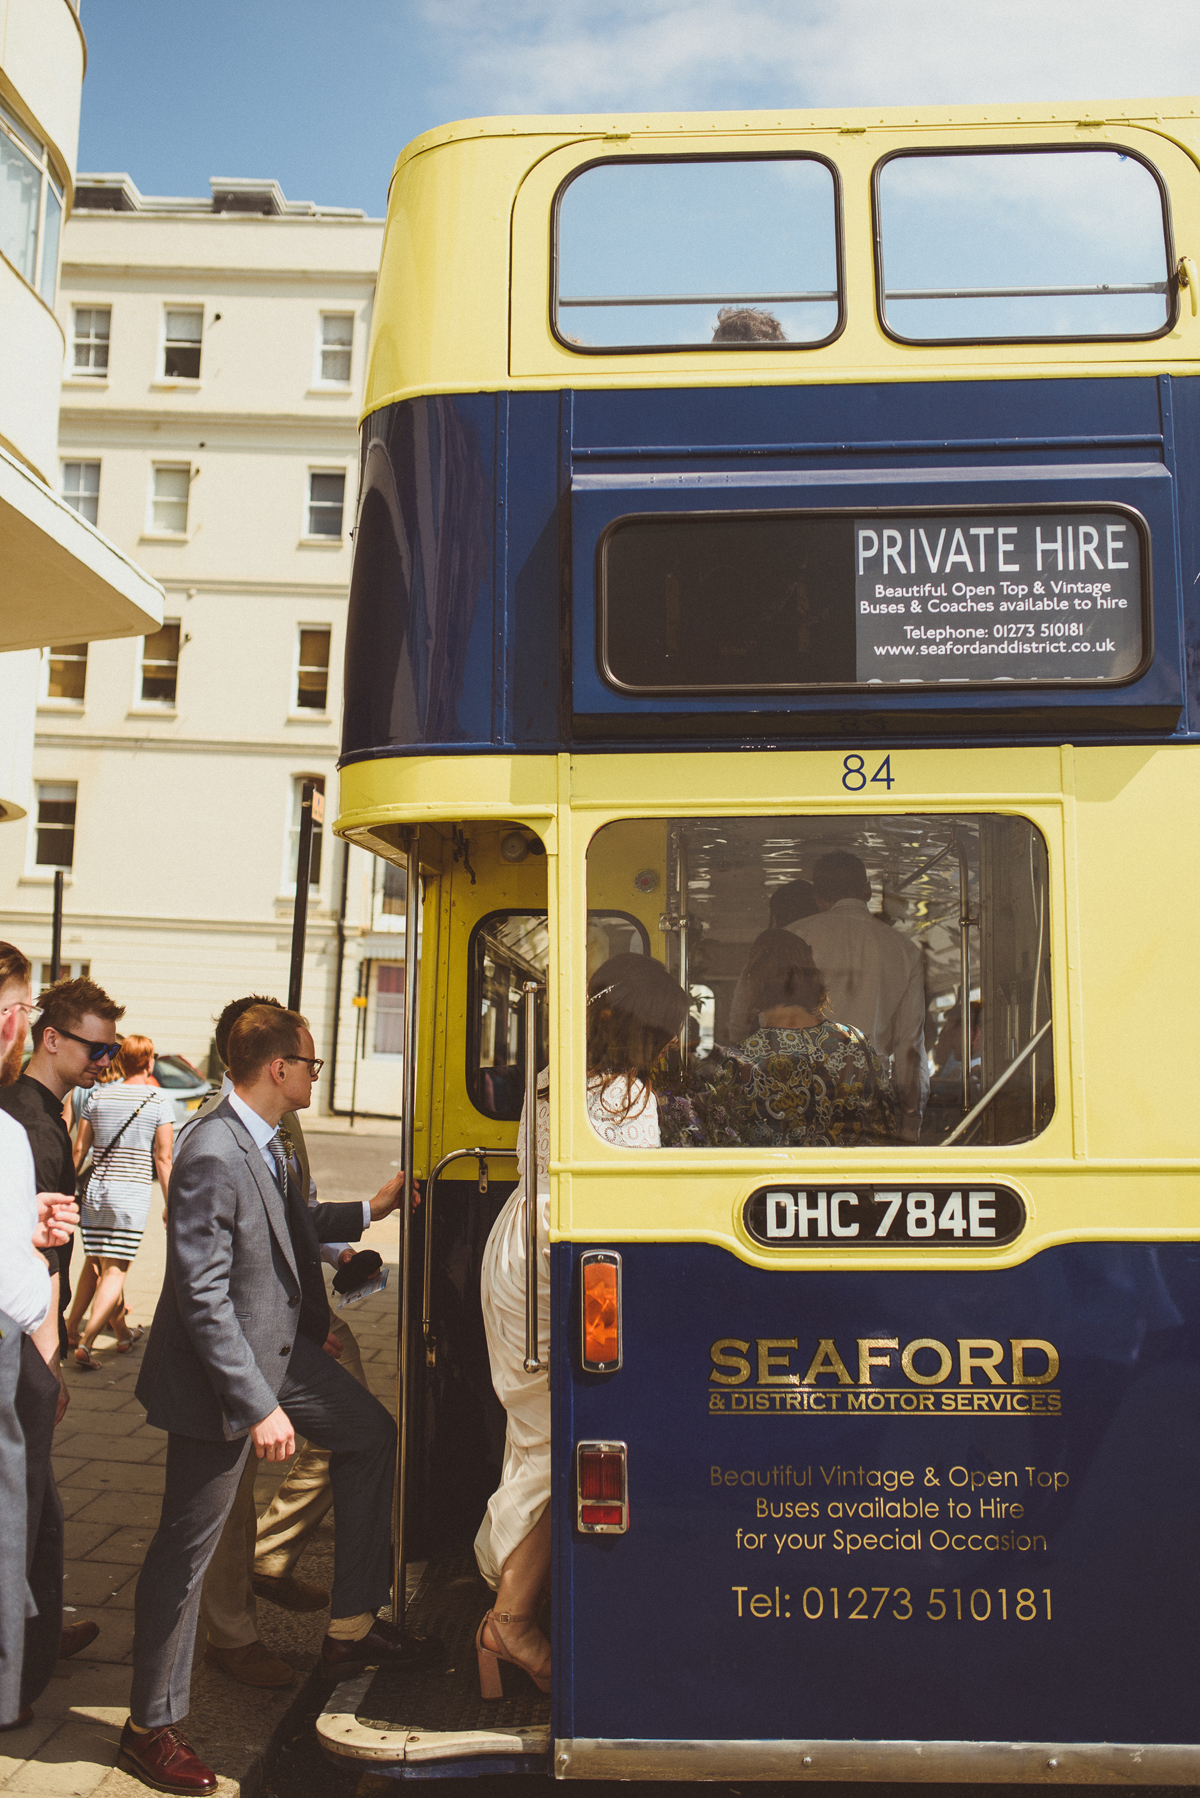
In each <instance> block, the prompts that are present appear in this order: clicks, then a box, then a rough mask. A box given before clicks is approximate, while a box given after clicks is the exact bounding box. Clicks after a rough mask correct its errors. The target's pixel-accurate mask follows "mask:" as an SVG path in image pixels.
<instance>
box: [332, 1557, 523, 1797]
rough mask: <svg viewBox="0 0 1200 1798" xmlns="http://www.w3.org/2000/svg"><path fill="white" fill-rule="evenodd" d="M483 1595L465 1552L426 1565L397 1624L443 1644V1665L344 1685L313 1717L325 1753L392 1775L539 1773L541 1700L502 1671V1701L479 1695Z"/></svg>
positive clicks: (387, 1670)
mask: <svg viewBox="0 0 1200 1798" xmlns="http://www.w3.org/2000/svg"><path fill="white" fill-rule="evenodd" d="M492 1596H493V1595H492V1593H491V1592H489V1590H488V1588H487V1586H485V1585H484V1583H483V1581H482V1580H481V1579H480V1577H479V1573H478V1570H477V1569H476V1566H475V1556H474V1554H473V1553H472V1551H471V1549H470V1548H465V1549H456V1550H455V1551H454V1552H453V1553H451V1554H447V1555H443V1556H441V1557H440V1558H438V1559H436V1560H431V1561H430V1562H429V1564H428V1566H427V1567H426V1570H425V1577H424V1579H423V1580H422V1581H421V1583H420V1585H419V1587H418V1589H417V1592H416V1594H415V1597H414V1599H413V1602H412V1603H411V1604H410V1605H409V1607H408V1612H407V1621H408V1624H409V1626H410V1628H412V1629H415V1630H420V1631H421V1632H423V1633H424V1634H426V1635H430V1636H437V1637H438V1638H439V1640H440V1641H441V1642H443V1643H444V1645H445V1648H446V1664H445V1666H444V1667H442V1668H437V1669H434V1670H431V1671H422V1672H415V1673H414V1672H405V1671H403V1670H401V1669H399V1668H393V1667H381V1668H379V1670H378V1671H377V1672H375V1673H371V1672H367V1673H364V1674H360V1675H358V1676H357V1677H356V1678H354V1679H348V1680H344V1681H343V1682H342V1684H341V1685H339V1686H338V1687H337V1688H336V1689H335V1690H334V1692H333V1693H332V1694H331V1695H330V1697H329V1699H328V1700H327V1701H326V1705H325V1709H324V1711H323V1712H322V1714H321V1716H320V1717H319V1718H318V1719H317V1739H318V1741H319V1742H320V1744H321V1746H322V1747H323V1748H324V1749H325V1750H326V1752H327V1753H329V1754H330V1755H332V1756H333V1757H334V1758H336V1759H337V1760H354V1761H358V1762H360V1763H363V1764H365V1765H369V1766H370V1768H371V1770H372V1771H373V1772H376V1773H389V1774H391V1775H392V1776H393V1777H396V1778H421V1777H425V1778H429V1777H439V1776H440V1777H445V1776H446V1775H448V1774H450V1773H461V1774H464V1775H470V1774H490V1773H500V1772H518V1771H519V1772H525V1773H535V1772H549V1768H550V1746H551V1743H550V1699H549V1696H548V1695H546V1694H544V1693H541V1692H539V1691H538V1690H537V1688H536V1687H535V1686H534V1684H533V1682H532V1681H531V1680H528V1679H526V1678H525V1676H524V1675H523V1674H522V1673H520V1672H519V1671H518V1670H517V1669H516V1668H513V1667H505V1668H504V1670H503V1672H504V1689H505V1693H506V1694H507V1696H506V1697H504V1698H499V1699H491V1700H489V1699H483V1698H481V1697H480V1696H479V1673H478V1667H477V1663H476V1658H475V1631H476V1629H477V1628H478V1627H479V1619H480V1618H481V1617H482V1616H483V1614H484V1612H485V1611H486V1610H487V1609H488V1607H489V1605H490V1604H491V1601H492ZM460 1763H461V1764H460ZM510 1763H511V1764H510Z"/></svg>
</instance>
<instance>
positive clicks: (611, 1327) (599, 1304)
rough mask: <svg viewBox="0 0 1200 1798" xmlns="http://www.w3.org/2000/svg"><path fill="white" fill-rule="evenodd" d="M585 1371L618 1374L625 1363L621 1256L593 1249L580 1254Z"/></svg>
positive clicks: (608, 1251) (605, 1250)
mask: <svg viewBox="0 0 1200 1798" xmlns="http://www.w3.org/2000/svg"><path fill="white" fill-rule="evenodd" d="M579 1280H580V1292H581V1298H582V1304H583V1319H582V1323H583V1331H582V1350H581V1354H582V1360H583V1371H584V1372H585V1373H616V1371H617V1369H618V1368H619V1367H620V1365H621V1257H620V1256H619V1255H616V1254H614V1253H613V1252H612V1251H611V1250H610V1249H589V1250H588V1251H587V1253H586V1254H583V1255H581V1256H580V1257H579Z"/></svg>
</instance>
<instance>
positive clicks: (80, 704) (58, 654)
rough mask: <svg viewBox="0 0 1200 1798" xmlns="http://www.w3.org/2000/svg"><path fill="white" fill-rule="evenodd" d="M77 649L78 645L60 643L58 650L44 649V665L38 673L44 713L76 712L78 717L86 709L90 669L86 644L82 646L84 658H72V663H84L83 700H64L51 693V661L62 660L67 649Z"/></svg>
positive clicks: (39, 701) (39, 698)
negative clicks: (77, 661) (88, 671)
mask: <svg viewBox="0 0 1200 1798" xmlns="http://www.w3.org/2000/svg"><path fill="white" fill-rule="evenodd" d="M75 647H76V645H75V644H74V643H60V644H59V645H58V646H57V648H50V649H43V651H42V664H41V668H40V669H39V671H38V672H39V676H40V685H39V689H38V706H39V709H41V710H43V711H48V712H74V713H75V714H76V716H78V715H79V714H80V713H81V712H82V711H83V709H84V707H85V706H86V705H87V668H88V660H89V657H88V645H87V644H86V643H84V644H83V645H82V648H83V655H82V656H80V657H75V656H72V657H71V658H70V659H71V660H72V661H76V660H79V661H82V663H83V698H82V699H62V698H61V697H59V695H57V694H54V695H51V692H50V663H51V661H52V660H54V659H55V658H57V659H59V660H62V658H63V651H64V650H65V649H74V648H75Z"/></svg>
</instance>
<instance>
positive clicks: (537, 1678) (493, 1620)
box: [475, 1611, 550, 1698]
mask: <svg viewBox="0 0 1200 1798" xmlns="http://www.w3.org/2000/svg"><path fill="white" fill-rule="evenodd" d="M534 1621H535V1619H534V1618H532V1617H520V1616H518V1615H517V1613H516V1612H515V1611H488V1612H487V1614H486V1615H485V1617H484V1618H483V1621H482V1622H481V1623H480V1625H479V1628H478V1629H477V1630H476V1632H475V1652H476V1654H477V1656H478V1657H479V1692H480V1696H481V1697H483V1698H503V1696H504V1688H503V1686H502V1685H501V1683H500V1662H501V1661H507V1662H508V1664H509V1665H510V1666H511V1667H519V1668H520V1669H521V1672H522V1673H526V1674H528V1676H529V1678H530V1679H531V1680H532V1681H533V1683H534V1685H535V1686H536V1687H537V1689H538V1691H539V1692H548V1691H549V1690H550V1656H549V1654H547V1656H546V1658H545V1660H544V1661H543V1662H542V1663H541V1665H540V1666H538V1667H537V1668H534V1667H530V1666H528V1665H527V1664H526V1662H524V1661H519V1660H518V1659H517V1658H516V1656H515V1655H512V1654H509V1652H508V1650H507V1648H505V1646H504V1637H503V1636H502V1635H501V1634H500V1631H499V1628H498V1627H497V1626H498V1625H499V1624H501V1623H532V1622H534ZM489 1625H490V1626H491V1634H492V1638H493V1640H494V1641H497V1642H499V1644H500V1646H499V1648H489V1647H488V1645H487V1643H486V1642H485V1641H484V1639H483V1632H484V1630H485V1629H487V1628H488V1626H489Z"/></svg>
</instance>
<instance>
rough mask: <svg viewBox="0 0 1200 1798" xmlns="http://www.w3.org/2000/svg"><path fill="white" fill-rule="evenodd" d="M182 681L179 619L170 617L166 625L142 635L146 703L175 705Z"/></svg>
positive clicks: (144, 696)
mask: <svg viewBox="0 0 1200 1798" xmlns="http://www.w3.org/2000/svg"><path fill="white" fill-rule="evenodd" d="M178 683H179V620H178V618H166V619H164V620H163V624H162V629H161V630H157V631H155V633H154V635H153V636H152V637H143V638H142V703H143V704H150V705H174V704H175V689H176V687H177V685H178Z"/></svg>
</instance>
